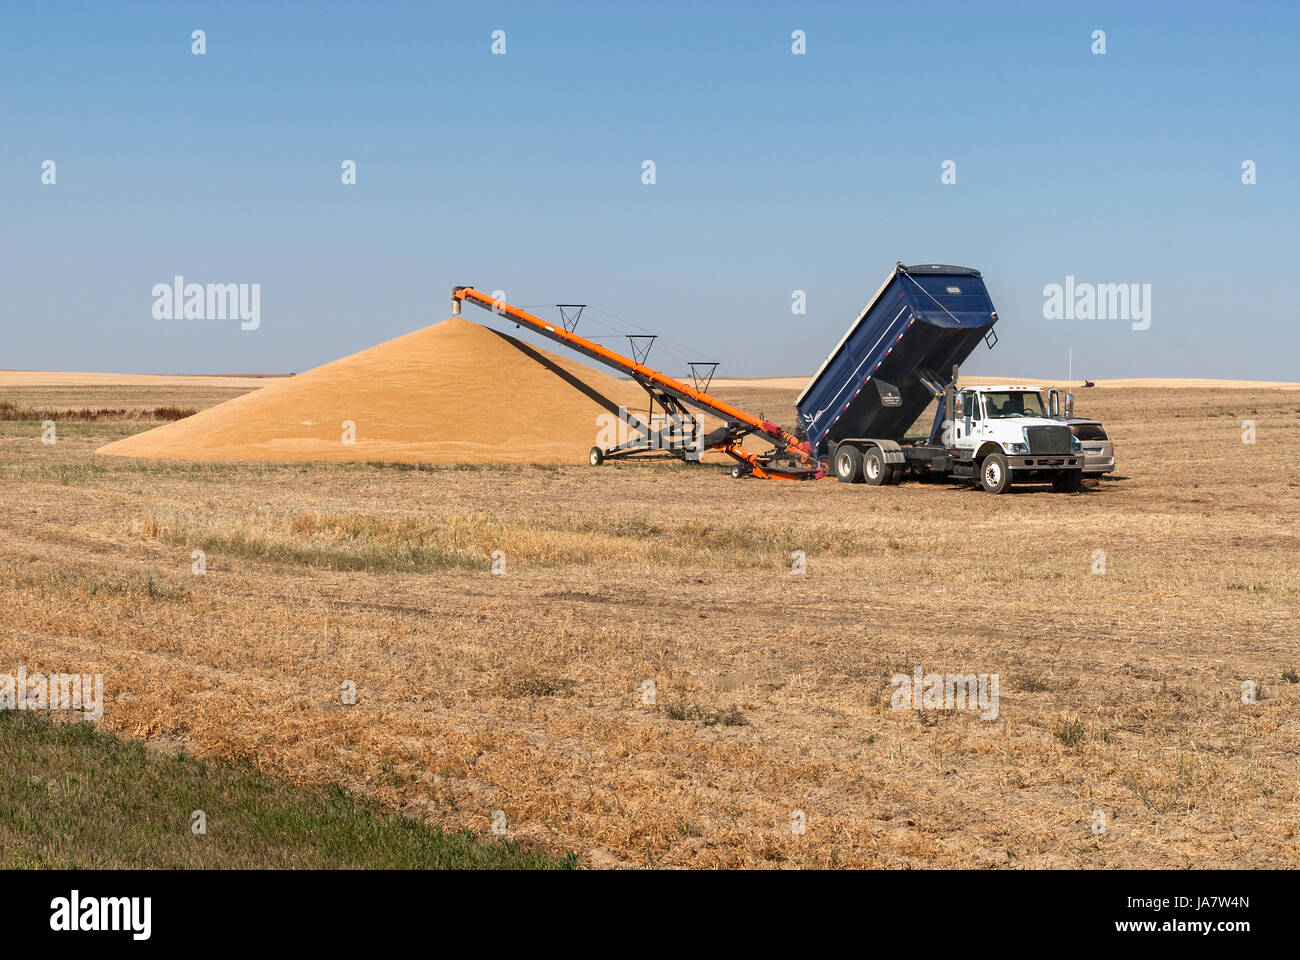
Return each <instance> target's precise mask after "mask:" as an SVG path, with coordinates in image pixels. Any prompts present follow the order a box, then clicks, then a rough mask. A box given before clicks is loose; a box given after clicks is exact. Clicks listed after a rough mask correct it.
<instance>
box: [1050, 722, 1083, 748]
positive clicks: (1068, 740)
mask: <svg viewBox="0 0 1300 960" xmlns="http://www.w3.org/2000/svg"><path fill="white" fill-rule="evenodd" d="M1086 735H1087V730H1086V729H1084V726H1083V721H1081V720H1077V719H1071V720H1062V721H1061V722H1060V723H1058V724H1057V725H1056V727H1055V729H1053V730H1052V736H1054V737H1056V739H1057V740H1060V741H1061V743H1063V744H1065V745H1066V746H1067V747H1077V746H1078V745H1079V744H1081V743H1082V742H1083V738H1084V737H1085V736H1086Z"/></svg>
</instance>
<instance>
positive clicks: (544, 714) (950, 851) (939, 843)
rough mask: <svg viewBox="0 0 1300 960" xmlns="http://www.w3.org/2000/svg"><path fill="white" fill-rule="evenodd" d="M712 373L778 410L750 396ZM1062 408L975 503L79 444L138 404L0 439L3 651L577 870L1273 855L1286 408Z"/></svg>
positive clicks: (1283, 659)
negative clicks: (994, 693) (1008, 476)
mask: <svg viewBox="0 0 1300 960" xmlns="http://www.w3.org/2000/svg"><path fill="white" fill-rule="evenodd" d="M245 389H247V385H239V386H234V385H231V386H222V385H221V383H220V382H218V381H217V380H215V379H214V380H213V381H212V382H210V383H208V382H205V383H202V384H193V383H178V384H174V385H159V384H150V385H148V386H147V387H145V386H132V387H120V388H114V387H112V386H111V385H105V384H94V385H84V384H83V385H78V384H66V385H61V386H40V385H11V386H8V387H5V388H4V389H0V400H7V401H10V402H12V403H14V404H16V405H18V406H19V407H24V406H25V407H32V408H40V409H46V408H50V407H55V408H69V409H71V408H76V409H80V408H91V407H100V406H111V407H131V408H140V409H144V408H153V407H158V406H174V407H178V408H201V407H205V406H208V405H210V404H212V403H215V402H218V401H219V400H221V399H225V398H226V397H229V396H234V395H236V394H238V393H240V392H243V391H244V390H245ZM728 390H730V391H731V392H730V393H728ZM115 391H116V392H115ZM718 392H719V393H720V394H721V395H722V396H723V397H724V398H725V399H729V400H731V401H732V402H735V403H738V404H739V405H740V406H742V407H743V408H745V409H751V410H755V411H757V410H760V409H761V410H763V411H764V412H766V413H767V415H768V416H769V417H774V418H779V419H781V420H784V421H789V420H790V419H791V415H790V414H789V413H787V411H789V410H790V407H789V401H790V399H791V397H792V396H793V394H794V392H795V391H794V390H791V389H788V388H786V387H784V386H782V387H780V388H773V387H771V386H765V385H764V384H762V383H761V382H755V381H748V382H744V383H737V384H734V385H732V386H731V387H728V386H727V385H726V384H723V385H722V386H721V387H720V388H719V390H718ZM1081 401H1082V403H1081V408H1080V413H1081V414H1084V415H1087V416H1094V417H1097V418H1099V419H1101V420H1103V421H1104V422H1106V423H1107V424H1108V426H1109V427H1110V428H1111V430H1112V433H1113V435H1114V436H1115V437H1116V439H1117V441H1118V457H1119V469H1118V472H1117V475H1116V476H1115V477H1114V478H1110V479H1106V480H1104V481H1101V482H1100V483H1096V482H1090V483H1089V484H1088V486H1087V487H1086V488H1085V490H1084V492H1083V493H1080V494H1077V495H1066V494H1057V493H1053V492H1051V490H1050V488H1041V487H1034V488H1015V490H1014V492H1013V493H1011V494H1008V495H1005V496H1001V497H993V496H988V495H986V494H984V493H982V492H980V491H977V490H974V489H972V488H970V487H967V486H964V485H957V484H918V483H909V484H905V485H903V486H900V487H886V488H880V489H877V488H871V487H866V486H846V485H842V484H838V483H836V482H835V481H834V480H830V479H827V480H823V481H819V482H810V483H802V484H796V483H784V482H766V483H765V482H761V481H756V480H752V479H751V480H741V481H736V480H732V479H731V478H730V477H729V476H727V475H725V474H724V472H723V466H722V464H721V463H714V464H706V465H702V466H683V465H679V464H675V463H664V464H650V463H640V464H623V465H619V464H607V465H605V466H603V467H601V468H598V469H592V468H589V467H587V466H585V465H576V464H575V465H573V466H558V467H556V466H540V467H533V466H526V465H509V466H490V465H478V466H469V467H456V466H432V467H429V466H423V467H414V466H403V465H391V464H390V465H366V464H345V463H331V464H318V463H301V464H298V463H289V464H244V463H218V464H209V463H190V462H180V461H138V460H131V459H123V458H118V457H105V456H100V455H96V454H95V453H94V450H95V449H96V448H97V447H98V446H100V445H102V444H104V443H106V442H108V441H110V440H113V439H116V438H119V437H123V436H127V435H129V434H131V433H133V432H136V431H138V430H141V429H146V428H147V427H149V426H152V425H153V424H152V423H149V422H131V421H129V420H128V421H118V422H86V423H74V422H67V423H59V425H58V442H57V443H55V444H43V443H42V442H41V439H40V432H41V425H40V423H39V422H34V421H21V420H20V421H9V422H0V491H2V492H0V605H2V608H3V610H4V611H5V615H4V617H3V622H2V623H0V672H10V673H12V672H14V671H16V669H17V668H18V667H19V666H20V665H22V666H26V667H27V670H28V672H29V673H32V672H36V671H38V670H41V671H47V672H79V673H102V674H103V675H104V680H105V689H106V704H105V710H104V716H103V720H102V721H101V722H102V724H103V725H105V726H106V727H108V728H111V729H114V730H117V731H121V732H122V733H124V734H126V735H128V736H130V737H134V738H139V739H143V740H146V741H149V742H151V743H154V744H158V745H161V746H175V745H183V746H185V747H186V749H187V750H189V751H191V752H193V753H194V754H196V755H197V756H199V757H203V758H206V759H209V760H212V761H216V762H224V761H246V762H250V763H252V764H253V765H255V766H256V767H258V768H260V769H262V770H265V771H268V772H272V773H274V774H276V775H277V776H279V777H283V778H284V779H286V780H288V781H290V782H292V783H314V784H315V783H331V782H333V783H339V784H342V785H344V786H346V787H349V788H351V789H354V790H357V791H359V792H360V793H362V794H364V795H366V796H368V797H370V798H372V799H374V800H375V801H377V802H378V803H380V804H382V805H384V806H386V807H389V808H391V809H394V810H400V811H402V812H404V813H407V814H409V815H411V816H415V817H420V818H425V819H427V820H429V821H431V822H434V823H437V824H439V825H442V826H445V827H448V828H460V827H468V828H470V829H471V830H473V831H475V832H479V833H483V834H488V833H490V829H491V826H492V822H493V814H494V812H495V811H498V810H500V811H503V812H504V815H505V817H506V820H507V823H508V830H509V834H510V836H513V837H517V838H519V839H521V840H524V841H527V842H530V843H538V844H541V845H543V846H546V847H553V848H555V849H569V850H573V851H576V852H578V853H579V854H580V855H581V857H582V858H583V860H584V861H585V862H586V863H588V864H590V865H594V866H613V865H633V866H641V865H654V866H692V867H717V866H723V867H743V866H778V867H787V866H840V867H985V866H988V867H1012V868H1015V867H1050V866H1080V867H1139V866H1144V867H1190V866H1241V867H1265V866H1285V867H1294V866H1297V865H1300V844H1297V836H1296V834H1297V829H1296V823H1297V783H1298V782H1300V712H1298V708H1300V683H1297V680H1300V678H1298V677H1297V676H1296V673H1295V670H1296V669H1297V668H1300V630H1297V627H1296V624H1295V612H1296V609H1297V607H1298V606H1300V559H1298V557H1300V532H1298V527H1297V521H1298V520H1300V390H1295V389H1279V388H1263V387H1261V388H1257V389H1251V388H1235V389H1227V388H1222V389H1216V388H1208V387H1203V386H1197V387H1184V388H1171V387H1140V388H1132V389H1118V388H1113V389H1105V388H1098V389H1095V390H1087V391H1083V392H1082V393H1081ZM1247 420H1250V421H1253V422H1254V424H1255V431H1256V442H1255V443H1253V444H1245V443H1243V442H1242V432H1243V422H1244V421H1247ZM195 550H202V551H204V552H205V554H206V573H204V574H203V575H196V574H194V573H192V571H191V568H192V564H193V563H194V560H193V559H192V555H193V551H195ZM498 550H499V551H503V555H504V562H505V571H504V573H502V574H499V575H498V574H493V573H492V571H491V564H492V556H493V552H494V551H498ZM796 551H803V555H804V557H805V558H806V572H804V573H795V572H792V570H791V566H792V562H793V561H792V554H794V553H795V552H796ZM1098 551H1103V552H1104V572H1101V570H1102V567H1101V565H1100V563H1099V561H1100V560H1101V559H1102V554H1101V553H1098ZM917 666H920V667H922V668H923V670H924V671H925V672H927V673H928V672H939V673H945V674H947V673H963V674H972V673H973V674H997V675H998V677H999V679H1000V703H999V709H998V716H997V719H996V720H984V719H981V718H980V716H979V715H978V713H977V712H974V711H943V710H895V709H891V706H890V695H891V692H892V689H893V688H892V686H891V678H892V677H893V676H894V675H896V674H907V675H911V674H912V672H913V669H914V668H915V667H917ZM646 681H652V682H653V685H654V687H653V697H650V696H648V691H649V687H648V686H647V684H646ZM349 682H350V683H353V684H355V686H356V690H357V702H356V703H355V705H345V704H343V703H342V702H341V699H340V689H341V685H343V684H345V683H349ZM1247 682H1253V684H1255V685H1256V692H1255V700H1256V702H1254V703H1245V702H1243V683H1247ZM1247 699H1249V698H1247ZM647 700H653V702H652V703H651V702H646V701H647ZM1098 811H1099V812H1100V816H1099V815H1098ZM796 812H801V813H802V817H803V822H804V823H805V824H806V829H805V832H803V833H802V834H800V833H797V832H795V830H793V829H792V818H793V819H794V820H797V819H798V815H797V813H796ZM1101 825H1104V832H1103V831H1100V830H1099V826H1101Z"/></svg>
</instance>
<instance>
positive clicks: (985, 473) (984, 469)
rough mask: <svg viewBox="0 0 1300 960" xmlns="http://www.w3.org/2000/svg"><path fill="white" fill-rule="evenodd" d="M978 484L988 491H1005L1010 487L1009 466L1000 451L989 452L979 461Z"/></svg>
mask: <svg viewBox="0 0 1300 960" xmlns="http://www.w3.org/2000/svg"><path fill="white" fill-rule="evenodd" d="M980 486H981V487H983V488H984V489H985V490H986V491H988V492H989V493H1006V492H1007V490H1008V489H1010V487H1011V468H1010V467H1008V466H1007V458H1006V457H1004V456H1003V455H1002V454H1000V453H990V454H989V455H988V456H987V457H985V458H984V459H983V460H982V461H981V462H980Z"/></svg>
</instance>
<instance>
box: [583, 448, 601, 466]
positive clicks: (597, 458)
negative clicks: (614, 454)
mask: <svg viewBox="0 0 1300 960" xmlns="http://www.w3.org/2000/svg"><path fill="white" fill-rule="evenodd" d="M587 462H588V463H589V464H591V465H592V466H593V467H599V466H600V465H601V464H602V463H604V462H605V453H604V451H602V450H601V449H600V447H592V448H591V452H590V453H588V454H587Z"/></svg>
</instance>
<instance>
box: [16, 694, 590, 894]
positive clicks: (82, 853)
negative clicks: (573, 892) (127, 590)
mask: <svg viewBox="0 0 1300 960" xmlns="http://www.w3.org/2000/svg"><path fill="white" fill-rule="evenodd" d="M199 810H201V811H203V813H204V814H205V815H206V832H205V833H203V834H201V835H196V834H195V833H194V832H193V828H192V825H193V823H194V820H193V815H194V812H195V811H199ZM577 866H578V860H577V857H576V856H575V855H573V854H571V853H564V854H555V853H551V852H548V851H544V850H540V849H537V848H532V847H526V846H523V845H521V844H519V843H517V842H515V841H512V840H509V839H497V838H489V837H479V836H475V835H474V834H472V833H470V832H469V831H463V830H462V831H458V832H455V833H445V832H443V831H442V830H440V829H438V828H437V827H432V826H429V825H428V824H426V823H424V822H423V821H420V820H414V819H411V818H409V817H402V816H399V815H396V814H387V813H384V812H382V811H380V810H378V809H377V808H375V807H373V806H371V805H369V804H366V803H364V802H362V801H361V800H359V799H357V798H356V797H354V796H353V795H351V794H349V793H347V792H346V791H344V790H342V789H340V788H338V787H309V788H298V787H291V786H289V785H287V784H285V783H283V782H281V781H279V780H277V779H275V778H274V777H271V776H268V775H266V774H263V773H258V772H256V771H254V770H251V769H246V768H228V767H215V766H209V765H208V764H205V763H202V762H200V761H197V760H194V759H192V758H190V757H186V756H184V755H181V754H176V755H168V754H164V753H161V752H159V751H154V750H150V749H148V748H146V747H145V746H144V745H143V744H141V743H139V742H138V741H133V740H125V739H122V738H119V737H116V736H112V735H110V734H106V733H101V732H99V731H97V730H95V729H94V728H93V727H91V726H90V725H89V724H85V723H79V722H77V723H55V722H54V721H53V720H51V718H50V717H49V716H48V715H45V714H39V713H31V712H26V711H24V712H15V711H9V710H2V711H0V869H12V868H57V869H68V868H71V869H121V868H153V869H195V868H204V869H277V868H279V869H283V868H303V869H308V868H317V869H328V868H332V869H339V868H349V869H530V870H537V869H573V868H575V867H577Z"/></svg>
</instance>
